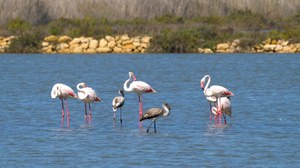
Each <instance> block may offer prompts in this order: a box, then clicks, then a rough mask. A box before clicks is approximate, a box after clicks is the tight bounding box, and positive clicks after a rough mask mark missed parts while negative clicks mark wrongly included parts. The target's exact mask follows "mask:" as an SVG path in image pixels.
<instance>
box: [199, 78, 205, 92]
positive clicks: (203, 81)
mask: <svg viewBox="0 0 300 168" xmlns="http://www.w3.org/2000/svg"><path fill="white" fill-rule="evenodd" d="M204 83H205V80H201V81H200V86H201V89H202V90H204Z"/></svg>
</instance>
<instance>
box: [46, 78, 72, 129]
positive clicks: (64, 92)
mask: <svg viewBox="0 0 300 168" xmlns="http://www.w3.org/2000/svg"><path fill="white" fill-rule="evenodd" d="M51 98H52V99H55V98H59V99H60V100H61V127H63V126H64V117H65V109H66V111H67V127H68V128H69V127H70V110H69V107H68V102H67V99H68V98H78V97H77V95H76V94H75V93H74V91H73V89H72V88H70V87H69V86H67V85H65V84H62V83H56V84H55V85H53V87H52V90H51Z"/></svg>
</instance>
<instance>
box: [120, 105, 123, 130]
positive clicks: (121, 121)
mask: <svg viewBox="0 0 300 168" xmlns="http://www.w3.org/2000/svg"><path fill="white" fill-rule="evenodd" d="M122 122H123V121H122V107H121V108H120V123H121V126H122Z"/></svg>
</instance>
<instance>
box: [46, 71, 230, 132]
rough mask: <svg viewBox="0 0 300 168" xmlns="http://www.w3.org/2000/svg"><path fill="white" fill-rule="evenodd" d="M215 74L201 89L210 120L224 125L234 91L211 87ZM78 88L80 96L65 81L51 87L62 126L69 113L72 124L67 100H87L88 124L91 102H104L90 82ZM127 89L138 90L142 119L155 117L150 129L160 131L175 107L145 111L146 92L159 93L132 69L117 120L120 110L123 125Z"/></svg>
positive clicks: (116, 106)
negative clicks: (158, 127) (159, 123)
mask: <svg viewBox="0 0 300 168" xmlns="http://www.w3.org/2000/svg"><path fill="white" fill-rule="evenodd" d="M210 82H211V77H210V76H209V75H205V76H204V77H203V78H202V79H201V80H200V84H201V89H202V90H203V94H204V96H205V98H206V99H207V100H208V102H209V105H210V108H209V113H210V122H212V117H213V116H214V123H215V124H222V117H223V118H224V124H225V125H226V124H227V121H226V115H228V116H230V117H231V114H232V113H231V102H230V97H232V96H234V94H233V93H232V92H231V91H229V90H228V89H227V88H225V87H223V86H219V85H212V86H210ZM76 88H77V90H78V92H77V95H76V93H75V92H74V91H73V89H72V88H71V87H69V86H67V85H65V84H62V83H56V84H54V86H53V87H52V90H51V98H52V99H55V98H59V99H60V100H61V111H62V112H61V127H64V120H65V119H64V116H65V113H66V114H67V128H69V127H70V110H69V107H68V102H67V99H69V98H73V99H78V100H80V101H82V102H83V103H84V123H85V124H91V123H92V109H91V103H94V102H101V98H100V97H98V96H97V94H96V91H95V90H94V89H92V88H91V87H88V86H87V84H86V83H84V82H81V83H78V84H77V85H76ZM124 92H128V93H129V92H134V93H136V94H137V95H138V102H139V122H142V121H143V120H147V119H151V120H152V122H151V123H150V125H149V126H148V128H147V132H149V129H150V128H151V126H152V124H154V132H155V133H156V120H157V119H158V118H160V117H166V116H169V114H170V111H171V106H170V105H169V104H168V103H163V104H162V108H157V107H156V108H150V109H148V110H146V112H145V114H143V101H142V95H143V94H145V93H157V91H156V90H155V89H153V88H152V87H151V86H150V85H149V84H148V83H146V82H143V81H137V80H136V77H135V75H134V73H133V72H129V78H128V79H127V80H126V81H125V82H124V84H123V89H120V90H119V96H116V97H114V98H113V100H112V110H113V112H114V115H113V119H114V120H116V112H117V111H118V110H119V113H120V117H119V120H120V124H121V126H122V107H123V106H124V104H125V94H124Z"/></svg>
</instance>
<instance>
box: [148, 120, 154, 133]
mask: <svg viewBox="0 0 300 168" xmlns="http://www.w3.org/2000/svg"><path fill="white" fill-rule="evenodd" d="M153 122H155V120H152V122H151V123H150V125H149V127H148V128H147V133H148V132H149V129H150V127H151V125H152V124H153Z"/></svg>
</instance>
